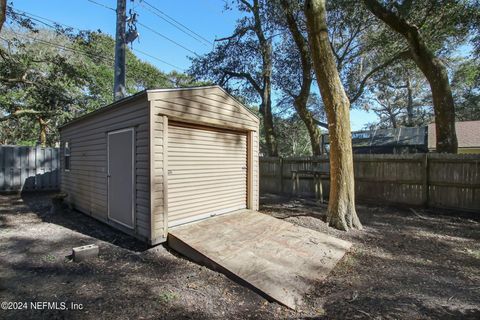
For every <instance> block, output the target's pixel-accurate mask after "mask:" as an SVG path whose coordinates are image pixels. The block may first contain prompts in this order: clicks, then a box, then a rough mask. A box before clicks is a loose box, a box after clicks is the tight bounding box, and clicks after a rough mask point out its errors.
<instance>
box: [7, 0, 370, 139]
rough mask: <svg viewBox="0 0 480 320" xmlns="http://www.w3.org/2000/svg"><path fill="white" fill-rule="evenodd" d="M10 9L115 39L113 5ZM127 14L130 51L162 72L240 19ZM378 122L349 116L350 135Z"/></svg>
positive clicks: (34, 3)
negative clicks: (131, 25)
mask: <svg viewBox="0 0 480 320" xmlns="http://www.w3.org/2000/svg"><path fill="white" fill-rule="evenodd" d="M148 4H150V5H152V6H153V7H155V8H156V9H157V10H155V9H154V8H152V7H151V6H149V5H148ZM107 7H108V8H107ZM13 8H14V9H15V10H17V11H25V12H26V13H27V14H32V15H37V16H39V17H42V18H46V19H50V20H53V21H56V22H58V23H63V24H66V25H68V26H71V27H75V28H80V29H84V30H98V29H100V30H101V31H102V32H104V33H107V34H110V35H112V36H114V35H115V21H116V15H115V12H114V11H113V10H111V9H110V8H116V0H68V1H65V0H41V1H39V0H13ZM130 9H133V10H134V11H135V12H136V13H137V14H138V24H137V27H138V32H139V33H140V38H139V40H138V41H135V42H134V43H133V49H136V50H139V51H142V52H145V53H147V54H148V55H144V54H142V53H139V52H138V51H136V52H135V53H136V55H137V56H138V57H139V58H141V59H142V60H145V61H148V62H150V63H151V64H153V65H155V66H157V67H158V68H159V69H160V70H162V71H165V72H170V71H172V70H178V71H185V70H186V69H188V67H189V66H190V60H189V59H188V57H189V56H194V55H195V54H199V55H202V54H205V53H208V52H210V51H211V50H212V49H213V45H212V43H213V41H214V40H215V39H216V38H221V37H225V36H229V35H231V33H232V31H233V30H234V28H235V21H236V20H237V19H238V18H239V17H241V14H240V13H239V12H238V11H236V10H225V9H224V0H175V1H172V0H147V2H145V1H140V0H135V1H131V0H127V13H128V11H129V10H130ZM158 10H159V11H158ZM161 17H163V18H164V19H162V18H161ZM169 17H171V18H173V19H175V20H176V21H178V22H179V23H181V24H183V25H184V26H186V27H188V28H189V29H190V30H191V31H190V30H186V29H184V28H182V27H181V26H180V29H183V30H184V31H185V32H186V33H189V34H190V35H191V36H190V35H187V34H185V32H182V31H181V30H179V29H178V28H175V27H174V26H172V24H171V23H173V24H175V23H176V22H174V21H172V20H170V19H169ZM165 20H168V21H170V22H171V23H169V22H167V21H165ZM142 25H144V26H146V27H144V26H142ZM149 29H153V30H154V31H155V32H153V31H151V30H149ZM192 31H193V32H194V33H195V34H193V33H192ZM160 34H161V35H160ZM166 38H169V39H171V40H173V41H175V42H176V43H177V44H174V43H173V42H172V41H169V40H168V39H166ZM160 60H162V61H164V62H166V63H164V62H161V61H160ZM376 120H377V117H376V115H375V114H374V113H373V112H370V113H368V112H366V111H363V110H352V111H351V125H352V130H360V129H362V128H363V127H364V125H365V124H366V123H369V122H374V121H376Z"/></svg>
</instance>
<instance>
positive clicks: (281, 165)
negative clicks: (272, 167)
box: [278, 157, 283, 194]
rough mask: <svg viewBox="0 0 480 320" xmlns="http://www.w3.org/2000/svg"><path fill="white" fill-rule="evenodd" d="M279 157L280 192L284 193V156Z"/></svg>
mask: <svg viewBox="0 0 480 320" xmlns="http://www.w3.org/2000/svg"><path fill="white" fill-rule="evenodd" d="M278 159H279V161H278V163H279V165H280V169H279V179H280V184H279V185H280V194H282V193H283V158H282V157H279V158H278Z"/></svg>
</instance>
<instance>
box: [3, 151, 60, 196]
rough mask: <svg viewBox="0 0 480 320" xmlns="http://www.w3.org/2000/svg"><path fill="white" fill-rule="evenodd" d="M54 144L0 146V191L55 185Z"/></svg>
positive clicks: (57, 161) (57, 157)
mask: <svg viewBox="0 0 480 320" xmlns="http://www.w3.org/2000/svg"><path fill="white" fill-rule="evenodd" d="M59 167H60V154H59V150H58V148H42V147H21V146H0V191H34V190H57V189H59V185H60V184H59V172H58V170H59Z"/></svg>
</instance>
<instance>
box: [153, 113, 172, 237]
mask: <svg viewBox="0 0 480 320" xmlns="http://www.w3.org/2000/svg"><path fill="white" fill-rule="evenodd" d="M150 112H151V119H152V120H151V123H152V130H151V134H152V161H154V165H153V166H152V193H151V195H152V222H153V228H152V233H153V234H152V240H154V241H155V239H162V238H164V239H166V236H167V229H166V227H165V226H166V224H165V223H164V221H165V215H164V214H165V211H164V192H165V188H164V170H163V169H164V148H163V144H164V141H165V139H164V136H165V128H166V126H168V124H165V123H164V117H163V116H161V115H158V113H159V112H158V110H157V109H156V108H155V107H154V106H151V111H150Z"/></svg>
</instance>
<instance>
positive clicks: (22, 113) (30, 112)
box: [0, 109, 48, 122]
mask: <svg viewBox="0 0 480 320" xmlns="http://www.w3.org/2000/svg"><path fill="white" fill-rule="evenodd" d="M47 113H48V112H46V111H38V110H33V109H24V110H22V109H19V110H15V111H14V112H12V113H10V114H9V115H7V116H5V117H2V118H0V122H3V121H7V120H10V119H13V118H20V117H24V116H29V115H39V114H47Z"/></svg>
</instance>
